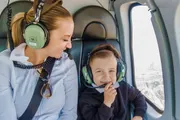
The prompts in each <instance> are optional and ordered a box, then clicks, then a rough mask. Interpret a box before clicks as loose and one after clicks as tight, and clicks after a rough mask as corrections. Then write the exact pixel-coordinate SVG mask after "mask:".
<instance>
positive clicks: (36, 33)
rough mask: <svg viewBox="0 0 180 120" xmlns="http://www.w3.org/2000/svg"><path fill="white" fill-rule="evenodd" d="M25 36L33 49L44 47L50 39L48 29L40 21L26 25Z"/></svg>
mask: <svg viewBox="0 0 180 120" xmlns="http://www.w3.org/2000/svg"><path fill="white" fill-rule="evenodd" d="M23 37H24V39H25V42H26V44H27V45H28V46H29V47H31V48H33V49H40V48H43V47H44V46H45V45H46V44H47V41H48V31H47V29H46V28H45V27H44V26H43V25H42V24H40V23H37V24H33V23H31V24H29V25H27V26H26V28H25V30H24V33H23Z"/></svg>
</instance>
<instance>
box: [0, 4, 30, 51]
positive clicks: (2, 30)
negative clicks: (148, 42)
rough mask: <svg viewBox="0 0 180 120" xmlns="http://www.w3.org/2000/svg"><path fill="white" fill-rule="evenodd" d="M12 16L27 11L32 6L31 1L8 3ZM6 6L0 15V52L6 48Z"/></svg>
mask: <svg viewBox="0 0 180 120" xmlns="http://www.w3.org/2000/svg"><path fill="white" fill-rule="evenodd" d="M10 7H11V9H12V16H14V15H15V14H17V13H19V12H27V11H28V10H29V9H30V8H31V7H32V1H15V2H12V3H11V4H10ZM7 11H8V9H7V7H5V8H4V10H3V11H2V12H1V15H0V52H1V51H2V50H4V49H6V48H7V31H8V29H7V17H8V16H7V15H8V14H7Z"/></svg>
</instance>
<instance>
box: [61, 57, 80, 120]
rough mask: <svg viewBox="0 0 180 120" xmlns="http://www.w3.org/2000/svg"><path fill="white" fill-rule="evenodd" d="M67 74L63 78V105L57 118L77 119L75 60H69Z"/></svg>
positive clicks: (63, 119)
mask: <svg viewBox="0 0 180 120" xmlns="http://www.w3.org/2000/svg"><path fill="white" fill-rule="evenodd" d="M69 64H70V67H69V68H68V72H67V76H66V78H65V80H64V87H65V105H64V107H63V109H62V111H61V113H60V117H59V120H76V119H77V99H78V77H77V70H76V65H75V62H74V61H72V60H71V63H69Z"/></svg>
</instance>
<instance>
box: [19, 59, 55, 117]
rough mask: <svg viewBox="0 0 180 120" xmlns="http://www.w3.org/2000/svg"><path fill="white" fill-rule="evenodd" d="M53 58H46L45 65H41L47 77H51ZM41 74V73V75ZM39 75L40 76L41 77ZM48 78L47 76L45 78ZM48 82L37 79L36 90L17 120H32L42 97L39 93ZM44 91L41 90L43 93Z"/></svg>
mask: <svg viewBox="0 0 180 120" xmlns="http://www.w3.org/2000/svg"><path fill="white" fill-rule="evenodd" d="M55 60H56V59H55V58H51V57H48V58H47V60H46V62H47V63H46V64H44V65H43V69H42V71H43V70H46V71H47V72H48V75H49V76H50V75H51V72H52V68H53V66H54V63H55ZM42 73H43V72H41V74H42ZM41 74H40V76H41ZM46 77H48V76H46ZM47 82H48V80H43V79H42V78H41V77H39V80H38V82H37V85H36V88H35V90H34V93H33V96H32V98H31V101H30V103H29V105H28V107H27V108H26V110H25V112H24V113H23V115H22V116H21V117H20V118H19V119H18V120H32V118H33V117H34V115H35V113H36V111H37V110H38V107H39V105H40V103H41V100H42V95H41V93H40V91H41V89H42V87H43V86H44V85H45V84H47ZM44 91H45V89H43V91H42V92H43V93H44Z"/></svg>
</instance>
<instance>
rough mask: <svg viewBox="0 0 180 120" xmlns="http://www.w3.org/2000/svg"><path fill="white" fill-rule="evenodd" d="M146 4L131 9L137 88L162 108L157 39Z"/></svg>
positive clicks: (160, 72)
mask: <svg viewBox="0 0 180 120" xmlns="http://www.w3.org/2000/svg"><path fill="white" fill-rule="evenodd" d="M148 9H149V8H148V7H147V6H142V5H138V6H135V7H133V8H132V10H131V25H132V26H131V27H132V51H133V57H134V58H133V60H134V75H135V83H136V86H137V88H138V89H139V90H140V91H141V92H142V93H143V94H144V95H145V96H146V98H147V99H149V100H150V101H151V102H152V103H153V104H154V105H155V106H156V107H157V108H159V109H160V110H162V111H163V110H164V86H163V77H162V67H161V60H160V54H159V48H158V44H157V39H156V36H155V32H154V29H153V25H152V22H151V13H150V12H149V11H148Z"/></svg>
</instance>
